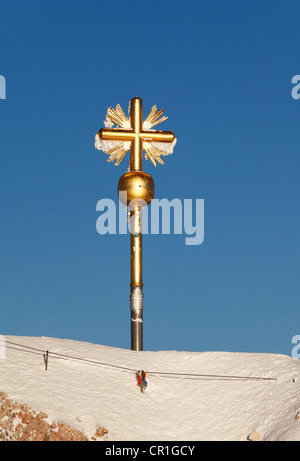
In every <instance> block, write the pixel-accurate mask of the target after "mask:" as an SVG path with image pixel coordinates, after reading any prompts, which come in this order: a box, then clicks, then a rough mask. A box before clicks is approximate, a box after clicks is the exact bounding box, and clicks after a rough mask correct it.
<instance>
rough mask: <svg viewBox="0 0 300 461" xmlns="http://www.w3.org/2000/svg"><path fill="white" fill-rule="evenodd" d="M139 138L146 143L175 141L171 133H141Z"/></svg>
mask: <svg viewBox="0 0 300 461" xmlns="http://www.w3.org/2000/svg"><path fill="white" fill-rule="evenodd" d="M139 136H140V137H141V138H142V140H143V141H147V142H173V141H174V139H175V135H174V133H173V132H172V131H142V132H141V133H139Z"/></svg>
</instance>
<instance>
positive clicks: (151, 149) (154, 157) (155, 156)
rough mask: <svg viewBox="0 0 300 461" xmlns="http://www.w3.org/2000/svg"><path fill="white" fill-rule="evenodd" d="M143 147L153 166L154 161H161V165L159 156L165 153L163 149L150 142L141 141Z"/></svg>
mask: <svg viewBox="0 0 300 461" xmlns="http://www.w3.org/2000/svg"><path fill="white" fill-rule="evenodd" d="M143 148H144V149H145V151H146V154H147V156H148V158H149V159H150V160H151V162H152V163H153V165H154V166H156V161H157V162H159V163H161V165H163V164H164V162H163V160H162V159H161V156H164V155H166V153H165V152H164V151H163V150H161V149H159V148H158V147H155V146H152V144H150V143H149V142H143Z"/></svg>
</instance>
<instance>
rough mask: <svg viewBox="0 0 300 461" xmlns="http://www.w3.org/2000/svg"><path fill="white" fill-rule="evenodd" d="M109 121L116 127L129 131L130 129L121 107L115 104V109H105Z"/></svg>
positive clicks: (128, 121)
mask: <svg viewBox="0 0 300 461" xmlns="http://www.w3.org/2000/svg"><path fill="white" fill-rule="evenodd" d="M106 117H107V118H108V119H109V120H111V121H112V122H113V123H115V124H116V125H118V126H120V127H121V128H125V129H129V128H131V123H130V120H128V118H127V117H126V115H125V113H124V111H123V109H122V107H121V106H120V104H117V106H116V108H115V109H113V108H112V107H109V108H108V109H107V116H106Z"/></svg>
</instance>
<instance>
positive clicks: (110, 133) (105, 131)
mask: <svg viewBox="0 0 300 461" xmlns="http://www.w3.org/2000/svg"><path fill="white" fill-rule="evenodd" d="M99 136H100V139H103V141H133V140H134V138H135V136H136V134H135V133H134V131H129V130H118V129H112V130H110V129H109V128H101V130H100V131H99Z"/></svg>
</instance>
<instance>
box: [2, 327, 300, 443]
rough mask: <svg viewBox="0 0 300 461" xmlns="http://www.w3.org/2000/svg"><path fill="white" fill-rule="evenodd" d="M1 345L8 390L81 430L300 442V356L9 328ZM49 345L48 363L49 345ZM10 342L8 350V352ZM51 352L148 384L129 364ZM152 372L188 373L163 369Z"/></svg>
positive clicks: (121, 437)
mask: <svg viewBox="0 0 300 461" xmlns="http://www.w3.org/2000/svg"><path fill="white" fill-rule="evenodd" d="M1 338H2V339H3V338H5V343H3V342H2V343H1V345H2V353H1V354H0V391H1V392H4V393H6V394H8V396H9V398H11V399H13V400H16V401H18V402H20V403H24V404H27V405H29V406H31V407H33V408H34V409H35V410H36V411H42V412H45V413H46V414H47V415H48V416H49V417H48V422H49V423H50V424H51V423H52V422H54V421H59V422H62V423H65V424H68V425H69V426H71V427H73V428H74V429H80V430H82V431H83V432H84V433H85V434H86V435H87V436H88V437H89V438H90V437H92V436H93V434H94V433H95V430H96V428H97V427H98V426H102V427H104V428H106V429H107V430H108V440H109V441H128V440H130V441H140V440H142V441H193V440H194V441H197V440H198V441H201V440H236V441H240V440H245V441H246V440H248V437H249V435H250V434H251V433H253V432H255V433H256V435H257V433H258V434H259V437H260V439H261V440H280V441H287V440H297V441H300V419H299V418H298V419H297V418H296V416H297V413H298V411H299V409H300V387H299V384H300V361H299V360H297V359H294V358H292V357H288V356H285V355H278V354H261V353H232V352H178V351H159V352H151V351H149V352H148V351H143V352H135V351H130V350H125V349H118V348H113V347H108V346H101V345H97V344H91V343H86V342H81V341H73V340H66V339H57V338H46V337H26V336H25V337H20V336H5V337H3V336H2V337H1ZM9 342H15V343H18V344H23V345H27V346H30V347H34V348H37V349H42V350H44V351H46V350H49V354H50V355H49V363H48V370H47V371H45V363H44V356H43V353H42V352H38V351H32V350H30V349H26V348H20V347H17V346H14V345H11V344H9ZM3 344H5V357H4V353H3ZM51 352H56V353H59V354H65V355H68V356H72V357H79V358H83V359H87V360H92V361H97V362H102V363H106V364H110V365H116V366H120V367H127V368H130V369H133V370H136V371H139V370H142V369H143V370H145V371H146V373H147V376H146V380H147V384H148V385H147V388H146V389H145V391H144V392H143V393H141V392H140V388H139V387H138V386H137V381H136V374H135V371H128V370H122V369H117V368H112V367H110V366H103V365H99V364H96V363H90V362H88V363H87V362H83V361H79V360H75V359H71V358H65V357H55V356H53V355H51ZM151 372H164V373H166V372H168V373H182V374H183V375H182V376H179V375H173V376H172V375H155V374H151ZM184 373H187V374H206V375H222V376H228V375H229V376H241V377H246V376H248V377H268V378H276V380H274V381H273V380H255V379H252V380H249V379H237V378H231V379H230V378H224V377H223V378H218V377H199V376H198V377H195V376H187V375H184Z"/></svg>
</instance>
